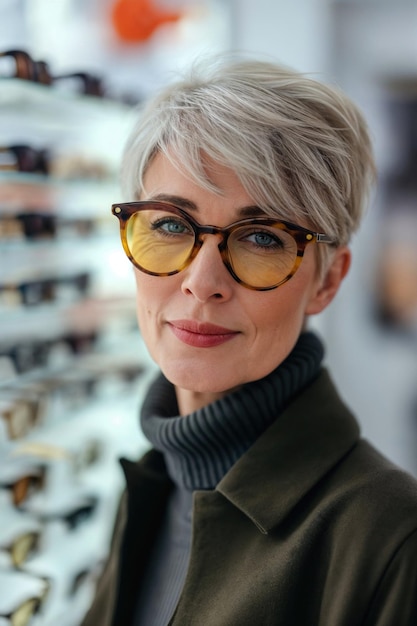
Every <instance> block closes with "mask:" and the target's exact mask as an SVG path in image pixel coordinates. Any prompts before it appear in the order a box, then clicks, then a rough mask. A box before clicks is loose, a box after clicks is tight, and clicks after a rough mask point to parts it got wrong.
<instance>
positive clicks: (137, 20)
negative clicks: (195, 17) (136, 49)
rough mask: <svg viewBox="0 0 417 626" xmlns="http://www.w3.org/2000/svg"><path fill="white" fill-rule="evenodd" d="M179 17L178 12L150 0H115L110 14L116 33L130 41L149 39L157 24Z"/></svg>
mask: <svg viewBox="0 0 417 626" xmlns="http://www.w3.org/2000/svg"><path fill="white" fill-rule="evenodd" d="M180 17H181V13H179V12H170V11H165V10H163V9H160V8H157V7H156V6H155V5H154V4H153V2H152V0H116V3H115V4H114V6H113V10H112V15H111V18H112V23H113V26H114V29H115V31H116V34H117V35H118V36H119V37H120V39H122V40H123V41H126V42H131V43H135V42H143V41H146V40H148V39H150V37H152V35H153V34H154V32H155V31H156V30H157V29H158V28H159V26H161V25H162V24H166V23H169V22H176V21H177V20H178V19H179V18H180Z"/></svg>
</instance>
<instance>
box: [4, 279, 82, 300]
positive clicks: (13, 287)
mask: <svg viewBox="0 0 417 626" xmlns="http://www.w3.org/2000/svg"><path fill="white" fill-rule="evenodd" d="M90 283H91V276H90V273H89V272H84V271H83V272H77V273H75V274H69V275H62V276H49V277H45V278H39V279H28V280H25V281H21V282H20V283H9V284H7V283H0V303H1V301H3V303H4V304H6V305H10V304H11V305H16V304H17V305H19V304H23V305H24V306H37V305H39V304H42V303H46V302H55V301H65V302H66V301H68V300H74V298H77V297H81V296H85V295H86V294H87V292H88V290H89V287H90Z"/></svg>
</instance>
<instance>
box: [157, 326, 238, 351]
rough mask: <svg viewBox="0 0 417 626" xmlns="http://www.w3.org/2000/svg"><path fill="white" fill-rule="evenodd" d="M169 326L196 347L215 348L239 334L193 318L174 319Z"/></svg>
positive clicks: (178, 336)
mask: <svg viewBox="0 0 417 626" xmlns="http://www.w3.org/2000/svg"><path fill="white" fill-rule="evenodd" d="M169 326H170V328H171V330H172V332H173V333H174V335H175V336H176V337H177V339H179V340H180V341H182V342H183V343H186V344H187V345H189V346H194V347H195V348H214V347H215V346H220V345H221V344H223V343H226V342H227V341H230V339H233V337H236V335H238V334H239V333H237V332H236V331H234V330H230V329H229V328H224V327H223V326H216V325H214V324H208V323H204V322H195V321H192V320H173V321H171V322H169Z"/></svg>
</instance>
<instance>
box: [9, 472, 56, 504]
mask: <svg viewBox="0 0 417 626" xmlns="http://www.w3.org/2000/svg"><path fill="white" fill-rule="evenodd" d="M0 481H1V479H0ZM44 487H45V469H42V468H39V472H37V473H28V474H25V475H23V476H21V477H19V478H17V479H15V480H14V481H13V482H11V483H1V482H0V488H1V489H6V490H8V491H10V493H11V496H12V502H13V504H14V506H16V507H21V506H22V505H24V503H25V502H26V501H27V500H28V499H29V498H30V497H31V496H32V495H34V494H36V493H39V492H41V491H42V490H43V489H44Z"/></svg>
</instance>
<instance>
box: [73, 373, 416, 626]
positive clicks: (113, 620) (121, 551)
mask: <svg viewBox="0 0 417 626" xmlns="http://www.w3.org/2000/svg"><path fill="white" fill-rule="evenodd" d="M123 466H124V471H125V474H126V479H127V492H126V493H125V496H124V497H123V499H122V504H121V510H120V515H119V519H118V522H117V528H116V531H115V535H114V538H113V544H112V548H111V554H110V559H109V561H108V564H107V567H106V568H105V570H104V574H103V577H102V579H101V581H100V583H99V586H98V591H97V596H96V599H95V602H94V604H93V607H92V609H91V611H90V612H89V614H88V615H87V617H86V620H85V622H84V626H133V615H134V611H135V606H136V599H137V589H138V586H139V585H140V582H141V577H142V576H143V572H144V571H145V567H146V561H147V557H148V554H149V552H150V546H151V545H152V541H153V538H154V536H155V533H156V531H157V529H158V525H159V522H160V519H161V515H162V512H163V510H164V506H165V502H166V498H167V495H168V494H169V491H170V489H171V488H172V485H171V483H170V481H169V479H168V477H167V475H166V473H165V470H164V463H163V460H162V456H161V455H160V454H159V453H158V452H155V451H150V452H149V453H147V455H145V457H144V458H143V459H142V460H141V461H140V462H139V463H133V462H130V461H124V462H123ZM171 624H172V625H175V626H257V625H262V626H359V625H360V626H416V625H417V482H416V481H414V479H412V478H411V477H410V476H408V475H407V474H405V473H403V472H402V471H400V470H399V469H398V468H396V467H395V466H393V465H392V464H391V463H389V462H388V461H387V460H386V459H384V458H383V457H382V456H381V455H380V454H379V453H378V452H377V451H376V450H374V449H373V448H372V447H371V446H370V445H369V444H368V443H367V442H366V441H364V440H362V439H360V437H359V429H358V425H357V423H356V421H355V420H354V418H353V417H352V415H351V414H350V412H349V411H348V409H347V408H346V407H345V406H344V404H343V403H342V401H341V400H340V398H339V396H338V395H337V393H336V391H335V389H334V387H333V385H332V382H331V380H330V378H329V376H328V374H327V373H326V371H323V372H322V373H321V374H320V376H319V377H318V379H316V380H315V381H314V382H313V383H312V384H311V385H310V386H309V387H308V388H307V389H306V390H305V391H304V392H303V393H302V394H301V395H300V396H299V397H298V398H297V399H296V400H295V401H294V402H292V404H291V405H290V406H289V407H288V408H287V409H286V410H285V411H284V412H283V413H282V415H280V416H279V419H277V420H276V421H275V422H274V424H273V425H272V426H271V427H270V428H269V429H268V430H267V431H266V432H265V433H264V434H263V435H262V436H261V437H260V438H259V439H258V440H257V441H256V442H255V444H254V445H253V446H252V447H251V448H250V449H249V450H248V451H247V452H246V453H245V454H244V455H243V456H242V457H241V458H240V460H239V461H238V462H237V463H236V464H235V465H234V466H233V467H232V469H231V470H230V471H229V472H228V473H227V474H226V476H225V477H224V478H223V480H222V481H221V482H220V483H219V484H218V486H217V488H216V489H215V490H214V491H200V492H196V493H195V494H194V502H193V539H192V549H191V556H190V563H189V568H188V572H187V577H186V581H185V584H184V588H183V592H182V595H181V598H180V601H179V603H178V606H177V608H176V611H175V614H174V616H173V619H172V620H171ZM146 626H148V625H146ZM149 626H152V625H151V624H150V625H149Z"/></svg>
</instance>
